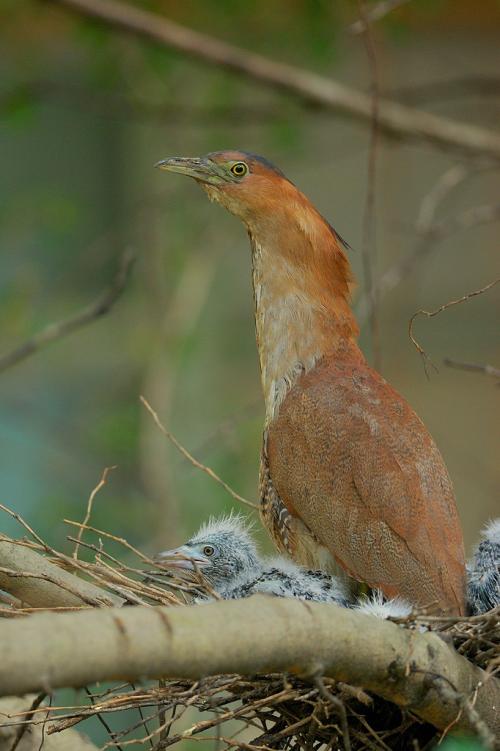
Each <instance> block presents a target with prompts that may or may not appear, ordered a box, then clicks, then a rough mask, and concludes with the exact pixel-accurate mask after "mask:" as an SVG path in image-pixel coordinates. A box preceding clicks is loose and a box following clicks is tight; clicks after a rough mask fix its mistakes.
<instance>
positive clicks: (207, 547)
mask: <svg viewBox="0 0 500 751" xmlns="http://www.w3.org/2000/svg"><path fill="white" fill-rule="evenodd" d="M214 553H215V550H214V548H213V547H212V546H211V545H205V547H204V548H203V555H206V556H207V557H210V556H211V555H213V554H214Z"/></svg>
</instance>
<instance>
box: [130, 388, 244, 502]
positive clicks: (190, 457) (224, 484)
mask: <svg viewBox="0 0 500 751" xmlns="http://www.w3.org/2000/svg"><path fill="white" fill-rule="evenodd" d="M140 400H141V402H142V403H143V405H144V406H145V407H146V409H147V411H148V412H149V414H150V415H151V417H152V418H153V420H154V421H155V423H156V424H157V425H158V427H159V429H160V430H161V432H162V433H163V435H164V436H165V437H166V438H168V440H169V441H170V442H171V443H173V445H174V446H175V448H176V449H177V451H180V453H181V454H182V455H183V456H184V457H185V458H186V459H187V460H188V461H189V462H191V464H192V465H193V467H196V469H201V471H202V472H205V474H207V475H208V476H209V477H211V478H212V480H215V482H217V483H219V485H221V486H222V487H223V488H224V490H225V491H226V492H227V493H229V495H230V496H232V497H233V498H234V499H235V500H236V501H239V502H240V503H243V504H244V505H245V506H249V507H250V508H251V509H253V510H254V511H256V510H257V509H258V506H257V504H255V503H252V501H249V500H248V499H247V498H243V496H242V495H240V494H239V493H237V492H236V491H235V490H233V489H232V487H231V486H230V485H228V484H227V482H224V480H223V479H222V478H221V477H219V475H218V474H216V473H215V472H214V471H213V469H211V468H210V467H207V465H206V464H202V463H201V462H199V461H198V459H195V458H194V456H193V455H192V454H190V453H189V451H188V450H187V449H186V448H184V446H183V445H182V443H180V442H179V441H178V440H177V438H176V437H175V436H174V435H173V433H171V432H170V431H169V430H167V429H166V427H165V426H164V425H163V424H162V422H161V420H160V418H159V417H158V415H157V413H156V412H155V411H154V409H153V407H152V406H151V405H150V403H149V402H148V401H147V399H145V397H144V396H141V397H140Z"/></svg>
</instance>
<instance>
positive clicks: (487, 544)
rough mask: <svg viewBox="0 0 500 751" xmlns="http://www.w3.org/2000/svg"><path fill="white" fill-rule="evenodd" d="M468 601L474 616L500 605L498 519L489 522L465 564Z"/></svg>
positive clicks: (499, 537) (499, 527)
mask: <svg viewBox="0 0 500 751" xmlns="http://www.w3.org/2000/svg"><path fill="white" fill-rule="evenodd" d="M467 584H468V592H467V594H468V600H469V604H470V608H471V611H472V613H473V614H474V615H480V614H481V613H486V612H488V610H492V608H495V607H497V606H499V605H500V517H499V518H498V519H494V520H493V521H491V522H489V524H487V525H486V527H485V528H484V529H483V531H482V533H481V540H480V542H479V545H478V546H477V548H476V549H475V551H474V554H473V556H472V558H471V560H470V561H469V563H468V564H467Z"/></svg>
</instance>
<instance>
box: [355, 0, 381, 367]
mask: <svg viewBox="0 0 500 751" xmlns="http://www.w3.org/2000/svg"><path fill="white" fill-rule="evenodd" d="M358 8H359V15H360V19H361V22H362V23H363V41H364V45H365V48H366V53H367V57H368V62H369V66H370V88H371V97H372V99H371V101H372V108H371V123H370V147H369V150H368V168H367V181H366V199H365V211H364V217H363V239H362V243H363V244H362V255H363V271H364V286H365V297H366V301H367V305H368V319H369V322H370V334H371V342H372V352H373V366H374V368H375V369H376V370H380V365H381V363H380V358H381V351H380V331H379V320H378V291H377V284H376V282H375V275H376V269H377V238H376V214H375V190H376V180H377V146H378V135H379V100H380V83H379V73H378V61H377V51H376V49H375V42H374V39H373V34H372V30H371V26H370V22H369V20H368V15H367V11H366V6H365V3H364V0H358Z"/></svg>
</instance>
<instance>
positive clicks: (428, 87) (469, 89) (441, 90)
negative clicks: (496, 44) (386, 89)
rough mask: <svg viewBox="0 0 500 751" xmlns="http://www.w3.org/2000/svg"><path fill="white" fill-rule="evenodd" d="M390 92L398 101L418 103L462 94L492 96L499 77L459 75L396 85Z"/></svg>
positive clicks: (495, 94)
mask: <svg viewBox="0 0 500 751" xmlns="http://www.w3.org/2000/svg"><path fill="white" fill-rule="evenodd" d="M390 94H391V96H393V97H396V99H399V101H406V102H411V103H412V104H419V103H421V102H429V101H439V102H441V103H442V102H443V101H447V102H449V101H450V100H451V99H458V98H461V97H464V96H474V97H478V96H486V97H488V96H492V97H498V95H499V94H500V79H499V78H498V77H497V76H461V77H460V78H451V79H448V80H445V81H431V82H429V83H420V84H412V85H409V86H398V87H397V88H393V89H391V90H390Z"/></svg>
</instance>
